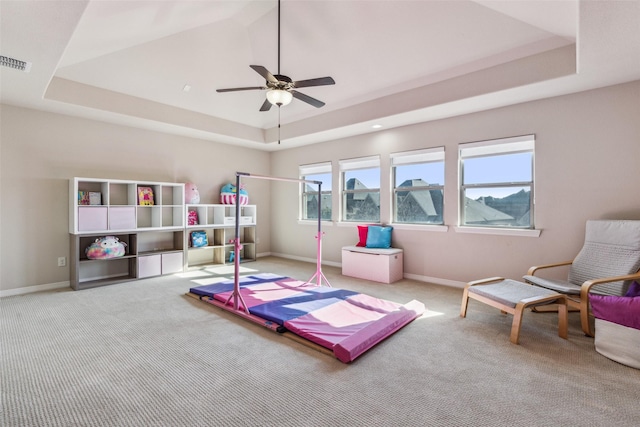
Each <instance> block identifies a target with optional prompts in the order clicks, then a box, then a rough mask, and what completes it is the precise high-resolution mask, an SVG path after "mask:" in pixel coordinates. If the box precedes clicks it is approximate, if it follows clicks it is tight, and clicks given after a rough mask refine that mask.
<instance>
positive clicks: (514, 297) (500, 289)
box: [469, 279, 556, 308]
mask: <svg viewBox="0 0 640 427" xmlns="http://www.w3.org/2000/svg"><path fill="white" fill-rule="evenodd" d="M469 292H470V293H472V294H478V295H482V296H484V297H487V298H489V299H490V300H493V301H497V302H499V303H500V304H503V305H506V306H508V307H511V308H513V307H515V306H516V304H518V303H519V302H520V301H522V300H523V299H529V298H536V297H537V298H542V297H546V296H550V295H553V294H555V293H556V292H552V291H549V290H547V289H541V288H538V287H535V286H531V285H527V284H524V283H521V282H516V281H515V280H509V279H505V280H503V281H502V282H498V283H491V284H488V285H476V286H470V287H469Z"/></svg>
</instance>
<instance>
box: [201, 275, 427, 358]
mask: <svg viewBox="0 0 640 427" xmlns="http://www.w3.org/2000/svg"><path fill="white" fill-rule="evenodd" d="M233 289H234V281H233V280H228V281H224V282H220V283H216V284H212V285H205V286H198V287H195V288H191V289H190V291H189V292H190V293H191V294H193V295H196V296H198V297H199V298H200V299H201V300H203V301H205V302H209V303H211V304H214V305H216V306H219V307H222V308H224V309H226V310H228V311H232V312H236V313H237V314H241V315H243V317H248V316H250V320H253V321H256V322H259V323H260V322H264V323H263V326H266V327H268V328H270V329H274V330H277V331H279V332H286V331H290V332H292V333H294V334H296V335H298V336H300V337H303V338H305V339H307V340H309V341H311V342H313V343H315V344H318V345H320V346H322V347H324V348H327V349H329V350H331V351H333V354H334V355H335V356H336V358H338V360H340V361H341V362H344V363H348V362H351V361H353V360H354V359H355V358H356V357H358V356H360V355H362V354H363V353H364V352H366V351H367V350H369V349H370V348H372V347H373V346H374V345H376V344H377V343H379V342H380V341H382V340H384V339H385V338H387V337H388V336H390V335H392V334H393V333H395V332H396V331H398V330H399V329H401V328H402V327H403V326H405V325H407V324H408V323H410V322H411V321H413V320H414V319H416V318H417V317H419V316H421V315H422V313H424V311H425V307H424V305H423V304H422V303H421V302H418V301H415V300H413V301H411V302H409V303H407V304H404V305H403V304H398V303H395V302H391V301H387V300H383V299H379V298H375V297H371V296H369V295H365V294H361V293H358V292H354V291H349V290H344V289H336V288H332V287H327V286H317V285H315V284H312V283H306V282H303V281H300V280H296V279H292V278H289V277H284V276H279V275H276V274H271V273H263V274H255V275H252V276H247V277H241V278H240V295H241V296H242V299H241V301H244V303H245V304H246V306H247V307H246V308H247V309H248V311H249V313H250V314H247V313H246V311H245V310H244V308H243V307H242V304H240V307H239V308H238V310H234V309H233V305H234V302H233ZM276 325H277V326H276ZM274 326H275V327H274Z"/></svg>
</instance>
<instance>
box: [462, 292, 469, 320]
mask: <svg viewBox="0 0 640 427" xmlns="http://www.w3.org/2000/svg"><path fill="white" fill-rule="evenodd" d="M468 305H469V287H465V288H464V292H462V306H461V307H460V317H467V306H468Z"/></svg>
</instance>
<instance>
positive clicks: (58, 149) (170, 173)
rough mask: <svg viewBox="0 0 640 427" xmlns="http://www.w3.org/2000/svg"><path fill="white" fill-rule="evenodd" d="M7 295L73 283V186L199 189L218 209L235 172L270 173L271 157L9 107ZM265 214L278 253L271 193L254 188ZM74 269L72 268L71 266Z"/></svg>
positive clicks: (265, 228) (263, 223)
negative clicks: (109, 182)
mask: <svg viewBox="0 0 640 427" xmlns="http://www.w3.org/2000/svg"><path fill="white" fill-rule="evenodd" d="M0 114H1V115H0V117H1V120H2V127H1V130H0V132H1V134H0V136H1V138H0V140H1V143H0V144H1V145H0V153H1V155H0V162H1V163H0V166H1V169H0V188H1V190H2V191H1V194H2V195H1V200H0V203H1V204H0V221H1V222H0V247H1V249H0V255H1V258H0V262H1V263H0V290H3V291H6V290H11V289H15V288H21V287H26V286H34V285H46V284H54V283H60V282H67V281H69V278H70V271H69V267H68V266H67V267H58V266H57V258H58V257H61V256H66V257H69V251H70V245H69V240H70V239H69V230H68V228H69V227H68V224H69V179H71V178H73V177H75V176H77V177H85V178H112V179H130V180H148V181H161V182H187V181H191V182H193V183H195V184H196V185H197V186H198V189H199V190H200V198H201V203H218V200H219V192H220V187H222V186H223V185H224V184H226V183H228V182H233V183H235V172H236V171H246V170H250V171H251V172H253V173H259V174H268V173H269V153H266V152H262V151H257V150H252V149H248V148H240V147H233V146H230V145H225V144H216V143H212V142H207V141H202V140H197V139H190V138H185V137H179V136H174V135H168V134H163V133H156V132H150V131H146V130H140V129H135V128H129V127H124V126H116V125H111V124H106V123H102V122H97V121H92V120H85V119H78V118H74V117H69V116H64V115H58V114H51V113H45V112H40V111H34V110H29V109H23V108H17V107H12V106H7V105H2V106H1V110H0ZM245 184H246V188H247V190H248V192H249V197H250V198H249V201H250V203H252V204H256V205H257V206H258V226H257V232H258V238H259V240H260V243H259V244H258V245H257V252H258V253H260V252H263V251H268V250H269V247H270V242H269V239H270V226H269V223H270V217H269V214H270V203H271V198H270V185H269V183H268V182H266V181H257V180H253V181H251V182H246V183H245ZM67 265H68V264H67Z"/></svg>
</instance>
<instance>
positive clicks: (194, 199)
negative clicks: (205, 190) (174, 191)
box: [184, 182, 200, 205]
mask: <svg viewBox="0 0 640 427" xmlns="http://www.w3.org/2000/svg"><path fill="white" fill-rule="evenodd" d="M184 202H185V203H186V204H188V205H196V204H198V203H200V192H199V191H198V187H196V185H195V184H194V183H193V182H187V183H186V184H185V185H184Z"/></svg>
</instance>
